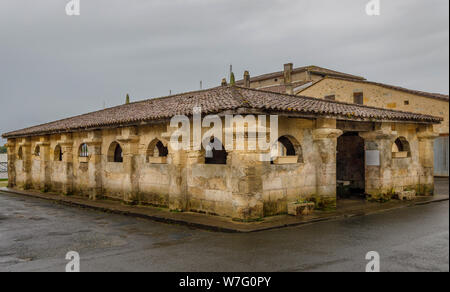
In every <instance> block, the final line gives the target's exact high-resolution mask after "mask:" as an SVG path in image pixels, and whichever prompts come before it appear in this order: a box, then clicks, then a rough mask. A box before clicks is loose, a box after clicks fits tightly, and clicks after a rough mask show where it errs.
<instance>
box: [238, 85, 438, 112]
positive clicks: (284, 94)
mask: <svg viewBox="0 0 450 292" xmlns="http://www.w3.org/2000/svg"><path fill="white" fill-rule="evenodd" d="M236 87H239V88H242V89H247V90H253V91H257V92H265V93H267V92H268V91H264V90H259V89H256V88H245V87H241V86H236ZM270 93H272V94H277V95H283V96H291V97H299V98H303V99H308V100H314V101H319V102H324V103H331V104H342V105H349V106H356V107H360V108H368V109H375V110H383V111H388V112H393V113H405V114H413V115H421V116H424V117H431V118H439V119H441V120H443V119H442V118H441V117H435V116H432V115H428V114H419V113H413V112H408V111H401V110H393V109H386V108H381V107H375V106H368V105H364V104H355V103H349V102H343V101H336V100H328V99H321V98H316V97H310V96H305V95H296V94H287V93H280V92H270Z"/></svg>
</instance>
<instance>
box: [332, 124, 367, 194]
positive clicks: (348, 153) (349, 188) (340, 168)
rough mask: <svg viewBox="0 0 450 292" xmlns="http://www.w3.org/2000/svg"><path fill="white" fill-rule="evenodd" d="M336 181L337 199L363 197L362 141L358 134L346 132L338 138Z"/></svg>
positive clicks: (363, 165)
mask: <svg viewBox="0 0 450 292" xmlns="http://www.w3.org/2000/svg"><path fill="white" fill-rule="evenodd" d="M336 181H337V195H338V199H342V198H350V197H364V192H365V161H364V139H363V138H361V137H360V136H359V135H358V132H346V133H345V134H344V135H342V136H341V137H339V138H338V143H337V155H336Z"/></svg>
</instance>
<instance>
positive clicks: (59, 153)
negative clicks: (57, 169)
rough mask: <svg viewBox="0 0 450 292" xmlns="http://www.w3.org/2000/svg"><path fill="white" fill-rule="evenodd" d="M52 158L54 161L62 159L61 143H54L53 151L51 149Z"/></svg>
mask: <svg viewBox="0 0 450 292" xmlns="http://www.w3.org/2000/svg"><path fill="white" fill-rule="evenodd" d="M53 160H54V161H62V160H63V152H62V148H61V145H59V144H58V145H56V147H55V149H54V151H53Z"/></svg>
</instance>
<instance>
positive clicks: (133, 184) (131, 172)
mask: <svg viewBox="0 0 450 292" xmlns="http://www.w3.org/2000/svg"><path fill="white" fill-rule="evenodd" d="M117 141H119V143H120V144H121V146H122V155H123V169H124V172H125V173H126V174H127V176H126V180H125V182H124V185H123V200H124V202H125V203H126V204H137V203H138V202H139V169H138V168H137V161H136V159H137V155H138V148H139V144H138V142H139V137H138V136H137V129H136V128H135V127H130V128H123V129H122V135H121V136H120V137H118V138H117Z"/></svg>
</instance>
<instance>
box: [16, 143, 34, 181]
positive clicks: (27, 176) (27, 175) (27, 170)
mask: <svg viewBox="0 0 450 292" xmlns="http://www.w3.org/2000/svg"><path fill="white" fill-rule="evenodd" d="M19 147H22V159H23V161H22V162H23V163H22V173H23V177H24V181H23V186H22V188H23V189H24V190H28V189H31V188H32V187H33V184H32V182H31V163H32V154H31V139H30V138H23V139H22V142H21V143H19Z"/></svg>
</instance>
